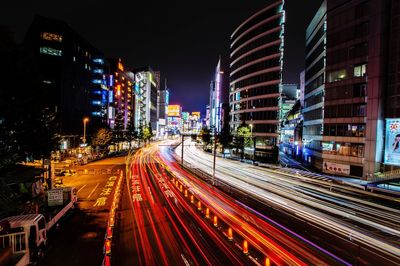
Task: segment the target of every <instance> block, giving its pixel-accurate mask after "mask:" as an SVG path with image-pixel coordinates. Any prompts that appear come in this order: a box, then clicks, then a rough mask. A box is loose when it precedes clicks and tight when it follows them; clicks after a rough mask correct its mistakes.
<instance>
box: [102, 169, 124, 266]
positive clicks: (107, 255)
mask: <svg viewBox="0 0 400 266" xmlns="http://www.w3.org/2000/svg"><path fill="white" fill-rule="evenodd" d="M124 180H125V179H124V173H123V171H122V170H120V171H119V175H118V181H117V186H116V188H115V191H114V197H113V201H112V203H111V207H110V212H109V216H108V221H107V230H106V234H105V237H104V248H103V254H104V257H103V262H102V265H103V266H109V265H111V254H112V253H111V250H112V240H113V231H114V228H115V220H116V218H117V217H116V212H117V211H118V209H119V208H120V205H121V197H122V196H121V194H122V193H121V191H122V187H123V182H124Z"/></svg>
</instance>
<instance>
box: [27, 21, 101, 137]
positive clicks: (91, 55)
mask: <svg viewBox="0 0 400 266" xmlns="http://www.w3.org/2000/svg"><path fill="white" fill-rule="evenodd" d="M24 48H25V51H26V54H27V57H28V59H27V65H29V67H30V68H31V69H30V73H31V74H32V75H33V76H35V77H34V80H35V84H32V88H35V90H36V91H37V97H38V99H37V103H38V105H41V106H42V107H43V108H45V109H50V110H52V111H54V112H55V114H56V117H57V120H58V126H59V128H58V132H59V133H60V134H61V135H66V134H82V123H83V122H82V120H83V118H84V117H89V118H90V126H88V129H87V133H89V134H90V132H91V131H94V130H95V129H96V128H98V127H100V126H102V125H103V123H105V122H106V113H105V112H104V110H106V107H105V106H103V104H104V101H103V97H102V94H103V91H102V90H103V89H102V88H101V85H102V84H103V77H102V76H101V77H99V74H98V73H94V72H93V71H94V69H99V66H98V64H97V63H96V62H94V61H93V60H94V59H95V58H97V59H101V60H104V56H103V54H102V53H101V52H100V51H99V50H98V49H96V48H95V47H93V46H92V45H91V44H90V43H88V42H87V41H86V40H85V39H83V38H82V37H81V36H79V35H78V34H77V33H76V32H75V31H74V30H73V29H72V28H70V27H69V26H68V25H67V24H66V23H65V22H63V21H60V20H55V19H49V18H45V17H42V16H36V17H35V19H34V21H33V22H32V24H31V26H30V28H29V29H28V31H27V34H26V36H25V40H24ZM102 69H103V68H102ZM93 80H100V82H99V83H96V84H94V83H93ZM104 86H105V87H106V85H104ZM104 90H105V91H107V88H105V89H104ZM98 91H100V94H98ZM99 95H100V96H99ZM98 101H100V103H99V102H98Z"/></svg>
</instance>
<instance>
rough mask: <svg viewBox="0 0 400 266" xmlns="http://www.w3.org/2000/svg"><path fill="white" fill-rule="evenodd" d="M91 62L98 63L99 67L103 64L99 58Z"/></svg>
mask: <svg viewBox="0 0 400 266" xmlns="http://www.w3.org/2000/svg"><path fill="white" fill-rule="evenodd" d="M93 62H94V63H98V64H100V65H103V64H104V60H103V59H101V58H95V59H93Z"/></svg>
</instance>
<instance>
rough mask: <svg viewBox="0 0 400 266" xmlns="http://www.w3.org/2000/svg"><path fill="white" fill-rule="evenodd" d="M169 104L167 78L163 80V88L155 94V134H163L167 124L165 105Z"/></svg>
mask: <svg viewBox="0 0 400 266" xmlns="http://www.w3.org/2000/svg"><path fill="white" fill-rule="evenodd" d="M168 104H169V89H168V87H167V80H165V85H164V88H161V89H160V90H159V91H158V94H157V117H158V121H157V135H158V136H164V133H165V132H166V126H167V107H168Z"/></svg>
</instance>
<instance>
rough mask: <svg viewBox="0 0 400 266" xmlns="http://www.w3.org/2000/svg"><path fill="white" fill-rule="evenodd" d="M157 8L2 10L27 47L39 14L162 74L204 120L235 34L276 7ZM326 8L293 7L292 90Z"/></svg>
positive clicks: (110, 5) (31, 6)
mask: <svg viewBox="0 0 400 266" xmlns="http://www.w3.org/2000/svg"><path fill="white" fill-rule="evenodd" d="M24 2H25V3H24ZM155 2H156V1H135V0H130V1H129V0H125V1H121V0H114V1H108V2H107V3H105V1H98V0H80V1H76V0H71V1H54V0H52V1H31V0H30V1H6V2H5V3H2V7H1V8H0V24H1V25H4V26H6V27H8V29H9V30H10V31H12V32H14V33H15V37H16V40H17V41H18V42H20V41H21V40H22V38H23V35H24V34H25V31H26V30H27V28H28V26H29V25H30V23H31V22H32V19H33V17H34V15H35V14H39V15H43V16H47V17H51V18H57V19H61V20H64V21H65V22H67V23H68V24H69V25H70V26H71V27H72V28H73V29H75V30H76V31H77V32H78V33H80V34H81V35H82V37H84V38H85V39H87V40H88V41H89V42H90V43H92V45H94V46H95V47H97V48H98V49H100V50H101V51H103V52H104V53H105V54H106V56H107V57H121V58H122V59H123V60H124V61H125V62H126V64H127V65H128V66H131V67H140V66H144V65H150V66H151V67H152V68H153V69H155V70H160V71H161V76H162V79H164V78H167V79H168V87H169V88H170V90H171V94H170V101H171V103H178V104H182V105H183V108H184V110H187V111H196V110H201V111H202V112H204V110H205V105H206V104H207V102H208V98H209V84H210V81H211V79H212V74H213V72H214V69H215V66H216V64H217V61H218V56H219V55H220V54H221V55H222V56H223V58H224V57H225V58H228V57H227V56H228V50H229V37H230V34H231V33H232V31H233V30H234V29H235V28H236V27H237V26H238V25H239V24H240V23H241V22H242V21H243V20H245V19H246V18H247V17H249V16H250V15H252V14H253V13H255V12H256V11H258V10H260V9H261V8H263V7H265V6H266V5H267V4H268V3H269V1H268V0H232V1H219V0H214V1H208V0H203V1H172V0H171V1H160V3H157V5H156V4H155ZM321 2H322V0H287V1H286V4H285V5H286V7H285V9H286V22H287V23H286V26H285V58H284V60H285V65H284V67H285V70H284V82H285V83H299V73H300V72H301V71H302V70H303V68H304V38H305V37H304V36H305V28H306V26H307V24H308V23H309V22H310V20H311V18H312V16H313V14H314V13H315V11H316V10H317V9H318V7H319V5H320V4H321Z"/></svg>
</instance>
